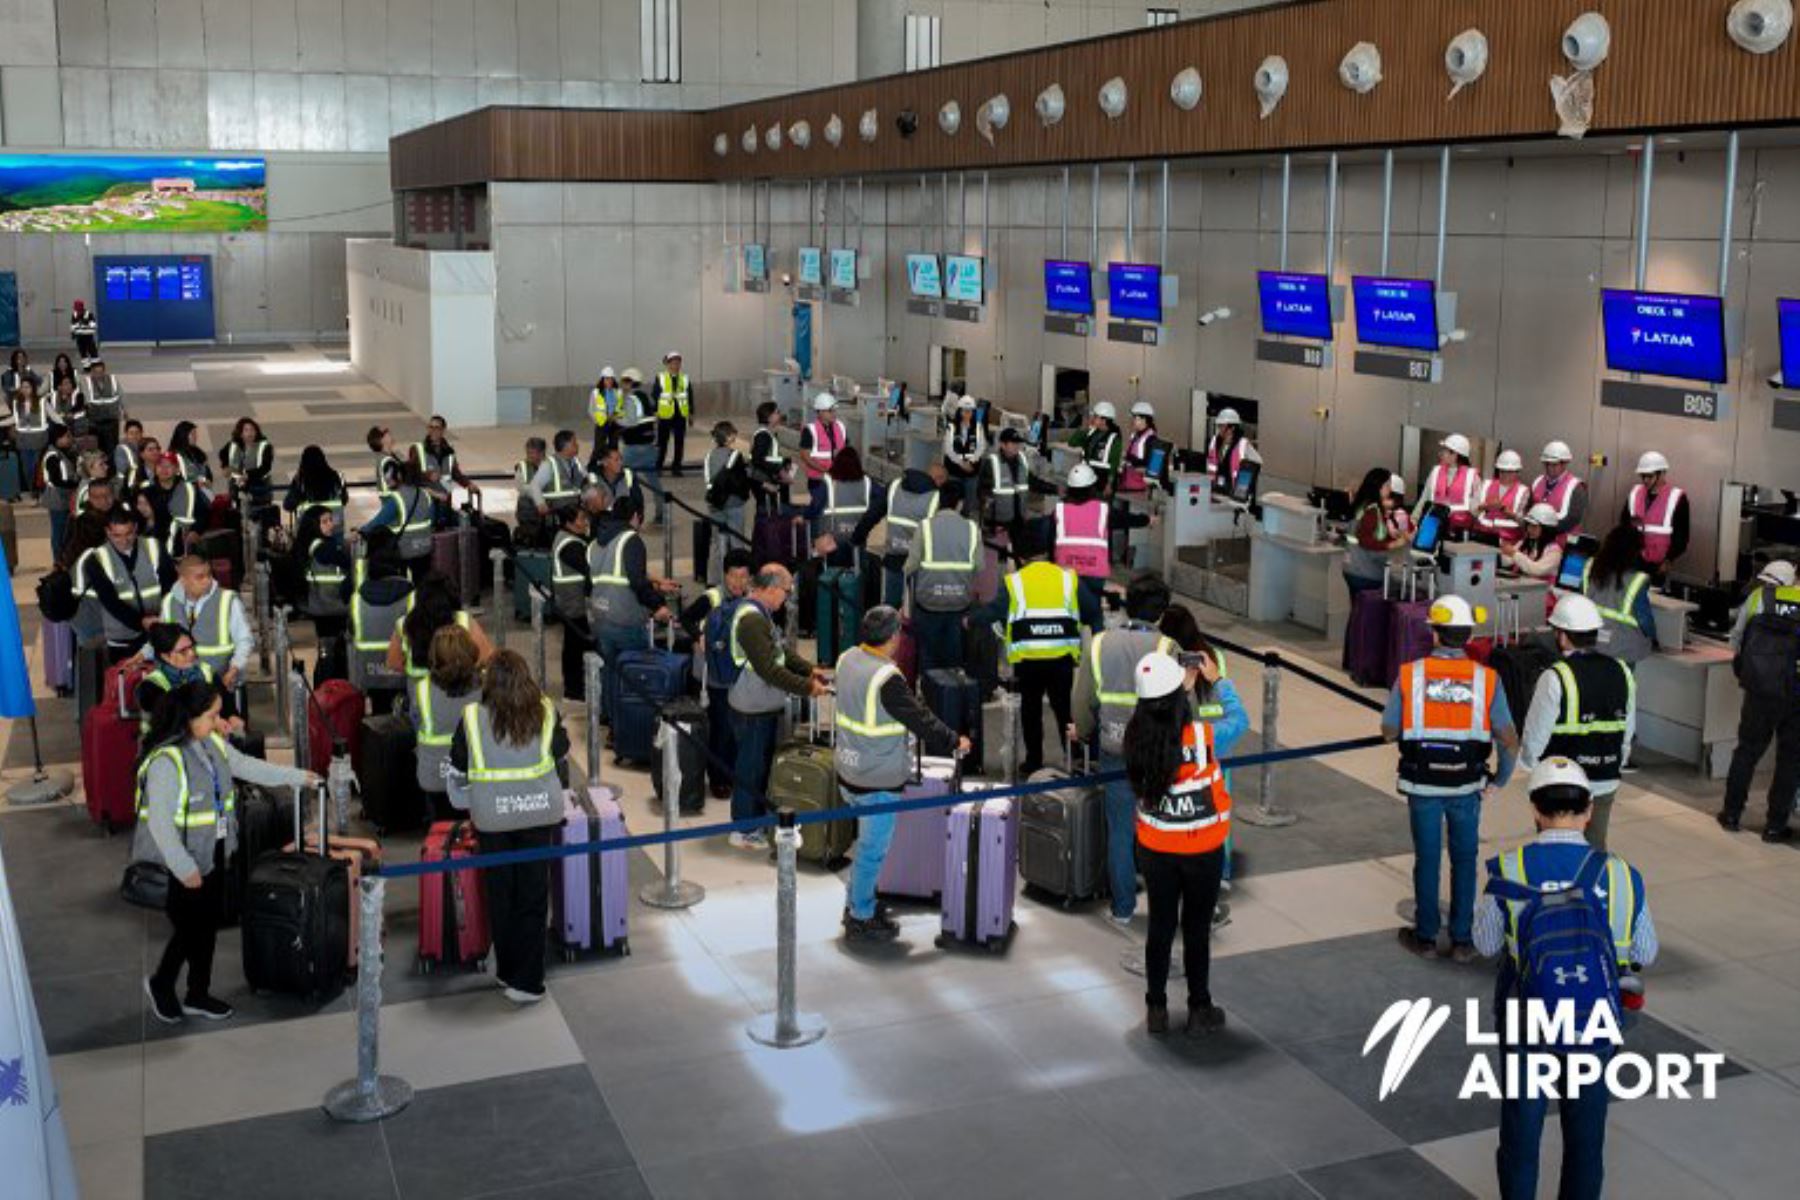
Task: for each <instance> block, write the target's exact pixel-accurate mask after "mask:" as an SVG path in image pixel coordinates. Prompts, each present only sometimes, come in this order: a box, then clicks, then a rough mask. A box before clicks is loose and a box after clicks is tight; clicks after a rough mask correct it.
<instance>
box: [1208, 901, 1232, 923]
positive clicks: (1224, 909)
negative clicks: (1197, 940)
mask: <svg viewBox="0 0 1800 1200" xmlns="http://www.w3.org/2000/svg"><path fill="white" fill-rule="evenodd" d="M1229 924H1231V905H1230V904H1229V903H1227V902H1226V901H1224V900H1221V901H1219V902H1218V903H1217V904H1215V905H1213V920H1212V927H1213V928H1214V929H1223V928H1225V927H1226V926H1227V925H1229Z"/></svg>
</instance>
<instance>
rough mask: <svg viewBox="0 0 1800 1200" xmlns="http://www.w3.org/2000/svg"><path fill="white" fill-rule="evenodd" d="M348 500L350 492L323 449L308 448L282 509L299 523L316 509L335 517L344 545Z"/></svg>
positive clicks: (302, 456) (284, 498)
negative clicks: (345, 513) (345, 512)
mask: <svg viewBox="0 0 1800 1200" xmlns="http://www.w3.org/2000/svg"><path fill="white" fill-rule="evenodd" d="M349 499H350V489H349V488H348V487H346V486H344V477H343V475H342V474H340V473H339V472H338V471H336V470H335V469H333V467H332V465H331V461H330V460H329V459H327V458H326V457H325V451H324V449H323V448H321V447H319V446H308V447H307V448H306V449H304V450H302V451H301V452H300V466H299V469H297V470H296V471H295V472H294V477H293V479H291V480H289V481H288V490H287V495H286V496H285V497H283V498H282V501H281V507H283V508H285V509H287V510H288V511H289V512H291V513H293V514H294V516H295V518H296V519H297V520H298V519H302V518H304V517H305V516H306V514H307V513H309V512H311V511H312V510H314V509H325V510H328V511H330V512H332V513H335V514H336V515H337V536H338V540H339V541H342V540H343V536H344V505H345V504H346V503H347V502H348V501H349Z"/></svg>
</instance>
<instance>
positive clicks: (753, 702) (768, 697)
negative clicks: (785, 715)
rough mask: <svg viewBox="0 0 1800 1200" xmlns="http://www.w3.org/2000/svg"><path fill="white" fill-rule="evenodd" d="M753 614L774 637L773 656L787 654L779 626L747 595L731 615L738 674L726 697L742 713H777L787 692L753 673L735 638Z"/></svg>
mask: <svg viewBox="0 0 1800 1200" xmlns="http://www.w3.org/2000/svg"><path fill="white" fill-rule="evenodd" d="M752 613H754V614H756V616H757V617H758V618H760V619H761V620H763V621H766V622H768V625H769V632H770V635H771V636H772V637H773V638H774V639H775V657H776V658H778V659H779V658H784V657H785V656H786V654H787V639H786V638H785V637H783V636H782V632H781V626H779V625H777V624H776V623H775V619H774V618H773V617H771V616H770V615H769V610H768V609H766V608H764V607H763V606H762V605H760V604H758V603H757V602H756V601H754V600H751V599H749V598H748V597H746V598H745V599H744V600H743V602H742V603H740V604H739V605H738V606H737V610H736V611H735V612H733V613H732V614H731V661H732V663H733V664H734V665H735V666H736V667H737V669H738V676H737V679H735V680H734V681H732V684H731V691H730V692H728V693H727V694H726V700H727V701H728V702H729V703H730V704H731V707H732V708H733V709H735V710H736V711H738V712H741V713H748V714H751V715H756V714H760V713H775V712H780V711H781V710H782V709H784V708H786V707H787V700H788V694H787V693H786V692H784V691H782V690H781V689H780V688H778V687H776V686H775V685H774V684H772V683H770V682H768V681H767V680H766V679H764V678H763V677H762V676H761V675H758V674H757V673H756V668H754V667H752V666H751V665H750V659H749V657H748V656H747V655H746V654H745V653H744V647H743V643H742V642H740V641H739V640H738V630H739V628H740V627H741V626H742V625H743V623H744V622H745V621H746V620H748V619H749V618H750V616H751V614H752Z"/></svg>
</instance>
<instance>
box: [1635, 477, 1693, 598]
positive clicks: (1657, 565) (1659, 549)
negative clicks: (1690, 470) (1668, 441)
mask: <svg viewBox="0 0 1800 1200" xmlns="http://www.w3.org/2000/svg"><path fill="white" fill-rule="evenodd" d="M1637 477H1638V481H1637V483H1636V485H1634V486H1633V487H1632V489H1631V491H1630V492H1629V493H1628V494H1627V495H1626V497H1625V508H1624V511H1623V512H1621V513H1620V514H1619V520H1621V521H1630V522H1631V523H1632V524H1633V525H1636V526H1637V527H1638V529H1640V530H1641V531H1642V532H1643V534H1644V565H1645V566H1646V567H1649V568H1650V573H1651V574H1653V575H1656V576H1659V577H1660V576H1662V575H1664V574H1666V573H1667V572H1668V569H1669V566H1670V565H1671V564H1672V563H1674V561H1675V560H1676V559H1678V558H1680V557H1681V556H1682V555H1683V554H1686V553H1687V548H1688V537H1689V529H1688V525H1689V521H1688V501H1687V494H1686V493H1684V492H1683V491H1682V490H1681V489H1680V488H1678V487H1676V486H1675V485H1674V484H1672V483H1670V482H1669V460H1668V459H1666V458H1664V457H1663V456H1662V454H1661V453H1659V452H1658V451H1655V450H1647V451H1645V452H1644V454H1643V455H1642V456H1641V457H1639V459H1638V463H1637Z"/></svg>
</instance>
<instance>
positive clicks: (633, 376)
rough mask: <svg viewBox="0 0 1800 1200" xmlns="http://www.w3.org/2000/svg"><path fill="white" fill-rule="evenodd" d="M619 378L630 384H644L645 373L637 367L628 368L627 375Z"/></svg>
mask: <svg viewBox="0 0 1800 1200" xmlns="http://www.w3.org/2000/svg"><path fill="white" fill-rule="evenodd" d="M619 378H620V379H623V380H625V381H626V382H628V383H642V382H644V373H643V372H642V371H640V370H638V369H637V368H636V367H626V368H625V373H624V374H623V375H621V376H619Z"/></svg>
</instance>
